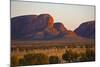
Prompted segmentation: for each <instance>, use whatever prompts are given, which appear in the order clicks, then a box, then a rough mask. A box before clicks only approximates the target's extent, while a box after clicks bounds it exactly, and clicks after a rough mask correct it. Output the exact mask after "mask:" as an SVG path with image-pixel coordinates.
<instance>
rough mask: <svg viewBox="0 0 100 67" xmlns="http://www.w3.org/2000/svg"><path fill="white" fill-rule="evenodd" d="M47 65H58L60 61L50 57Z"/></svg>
mask: <svg viewBox="0 0 100 67" xmlns="http://www.w3.org/2000/svg"><path fill="white" fill-rule="evenodd" d="M49 63H50V64H57V63H60V60H59V58H58V56H50V57H49Z"/></svg>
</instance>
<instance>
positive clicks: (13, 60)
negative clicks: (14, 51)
mask: <svg viewBox="0 0 100 67" xmlns="http://www.w3.org/2000/svg"><path fill="white" fill-rule="evenodd" d="M18 64H19V58H18V56H15V55H13V56H11V67H15V66H17V65H18Z"/></svg>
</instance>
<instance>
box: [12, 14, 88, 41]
mask: <svg viewBox="0 0 100 67" xmlns="http://www.w3.org/2000/svg"><path fill="white" fill-rule="evenodd" d="M82 26H83V25H82ZM87 27H88V25H87ZM79 28H80V27H79ZM81 29H83V28H81ZM77 30H79V29H78V28H77V29H76V30H75V32H76V33H77V34H76V33H75V32H73V31H71V30H67V29H66V28H65V27H64V25H63V24H62V23H61V22H56V23H54V19H53V17H52V16H51V15H49V14H40V15H23V16H17V17H13V18H11V39H12V40H57V39H60V40H69V41H83V40H85V39H84V38H82V37H80V36H78V35H79V34H78V31H77Z"/></svg>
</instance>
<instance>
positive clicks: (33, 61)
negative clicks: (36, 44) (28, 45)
mask: <svg viewBox="0 0 100 67" xmlns="http://www.w3.org/2000/svg"><path fill="white" fill-rule="evenodd" d="M19 62H20V65H40V64H48V56H46V55H44V54H42V53H37V54H26V55H24V58H23V59H20V61H19Z"/></svg>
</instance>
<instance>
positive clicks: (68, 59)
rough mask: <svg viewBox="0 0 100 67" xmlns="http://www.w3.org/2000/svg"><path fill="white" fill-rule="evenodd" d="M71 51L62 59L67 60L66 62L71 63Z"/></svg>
mask: <svg viewBox="0 0 100 67" xmlns="http://www.w3.org/2000/svg"><path fill="white" fill-rule="evenodd" d="M70 52H71V51H68V50H66V52H65V53H64V54H63V55H62V59H63V60H65V61H66V62H67V61H68V62H71V54H70Z"/></svg>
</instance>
